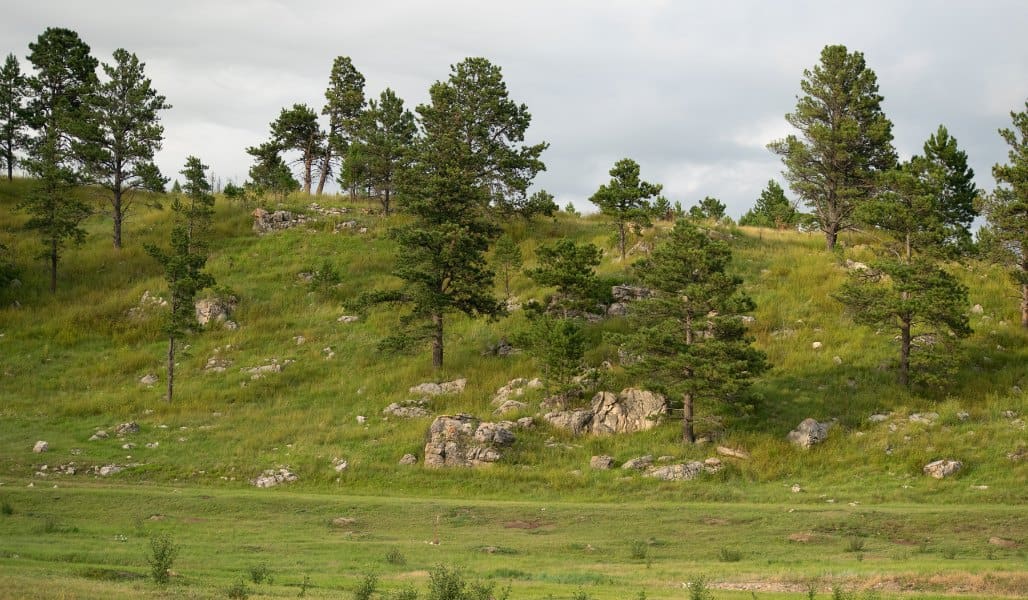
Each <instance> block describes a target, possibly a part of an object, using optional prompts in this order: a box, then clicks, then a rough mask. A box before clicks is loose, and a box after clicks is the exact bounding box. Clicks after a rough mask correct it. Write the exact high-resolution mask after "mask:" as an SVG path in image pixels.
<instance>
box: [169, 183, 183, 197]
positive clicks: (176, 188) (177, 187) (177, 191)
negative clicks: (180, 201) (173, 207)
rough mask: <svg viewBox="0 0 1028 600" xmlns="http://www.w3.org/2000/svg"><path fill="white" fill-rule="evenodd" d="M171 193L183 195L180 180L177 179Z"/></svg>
mask: <svg viewBox="0 0 1028 600" xmlns="http://www.w3.org/2000/svg"><path fill="white" fill-rule="evenodd" d="M171 193H172V194H181V193H182V185H181V184H179V182H178V179H176V180H175V181H174V183H172V184H171Z"/></svg>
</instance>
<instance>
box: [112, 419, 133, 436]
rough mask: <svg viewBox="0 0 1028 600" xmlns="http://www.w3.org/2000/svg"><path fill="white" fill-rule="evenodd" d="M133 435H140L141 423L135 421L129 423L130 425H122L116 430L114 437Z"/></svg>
mask: <svg viewBox="0 0 1028 600" xmlns="http://www.w3.org/2000/svg"><path fill="white" fill-rule="evenodd" d="M133 433H139V423H136V422H135V421H129V422H128V423H122V424H120V425H118V426H117V427H115V428H114V435H118V436H122V435H130V434H133Z"/></svg>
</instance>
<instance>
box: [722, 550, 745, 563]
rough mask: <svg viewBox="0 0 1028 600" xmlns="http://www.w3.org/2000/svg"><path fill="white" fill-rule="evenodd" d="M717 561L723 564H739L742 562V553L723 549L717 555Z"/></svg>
mask: <svg viewBox="0 0 1028 600" xmlns="http://www.w3.org/2000/svg"><path fill="white" fill-rule="evenodd" d="M717 559H718V560H720V561H721V562H739V561H740V560H742V552H739V551H738V550H733V549H731V548H721V550H719V551H718V553H717Z"/></svg>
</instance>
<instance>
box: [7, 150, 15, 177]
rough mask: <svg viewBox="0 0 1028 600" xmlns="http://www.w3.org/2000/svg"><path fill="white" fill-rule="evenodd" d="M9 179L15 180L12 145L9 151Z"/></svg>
mask: <svg viewBox="0 0 1028 600" xmlns="http://www.w3.org/2000/svg"><path fill="white" fill-rule="evenodd" d="M7 181H14V152H13V151H12V150H10V146H8V151H7Z"/></svg>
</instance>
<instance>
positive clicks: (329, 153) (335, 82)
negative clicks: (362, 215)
mask: <svg viewBox="0 0 1028 600" xmlns="http://www.w3.org/2000/svg"><path fill="white" fill-rule="evenodd" d="M401 105H402V103H401ZM363 110H364V75H362V74H361V72H360V71H358V70H357V68H356V67H354V66H353V61H351V60H350V57H349V56H337V57H336V59H335V60H334V61H333V62H332V71H331V72H330V73H329V76H328V89H326V90H325V106H324V108H322V109H321V114H323V115H325V116H327V117H328V131H327V132H326V134H325V143H324V144H323V146H322V156H321V164H320V165H319V169H318V170H319V174H318V195H319V196H320V195H321V193H322V192H323V191H324V190H325V182H326V181H327V180H328V177H329V176H330V175H331V174H332V170H333V168H334V167H335V166H336V165H337V164H338V162H339V161H340V160H341V159H342V158H343V157H344V156H346V152H347V149H348V148H349V147H350V143H351V142H352V141H353V140H354V138H355V137H357V132H358V130H359V129H360V118H361V112H362V111H363ZM351 192H352V190H351Z"/></svg>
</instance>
